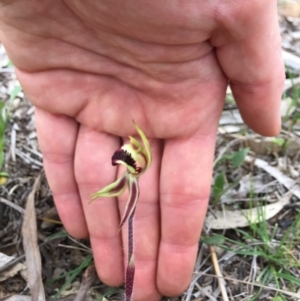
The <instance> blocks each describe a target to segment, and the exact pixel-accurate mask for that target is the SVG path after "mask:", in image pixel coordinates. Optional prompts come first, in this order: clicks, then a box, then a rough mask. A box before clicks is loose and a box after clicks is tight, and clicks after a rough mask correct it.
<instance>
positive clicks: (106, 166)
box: [75, 125, 124, 286]
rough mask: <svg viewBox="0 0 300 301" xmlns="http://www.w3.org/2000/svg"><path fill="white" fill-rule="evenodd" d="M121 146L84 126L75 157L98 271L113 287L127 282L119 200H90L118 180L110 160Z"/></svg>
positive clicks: (79, 134)
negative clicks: (96, 193)
mask: <svg viewBox="0 0 300 301" xmlns="http://www.w3.org/2000/svg"><path fill="white" fill-rule="evenodd" d="M119 147H120V140H119V139H118V138H116V137H113V136H111V135H108V134H106V133H99V132H95V131H93V130H89V129H88V128H86V127H85V126H83V125H81V127H80V130H79V133H78V138H77V145H76V154H75V174H76V180H77V183H78V187H79V191H80V196H81V200H82V206H83V209H84V213H85V218H86V222H87V225H88V230H89V234H90V241H91V245H92V248H93V253H94V260H95V264H96V268H97V272H98V275H99V277H100V279H101V280H102V281H103V282H105V283H106V284H108V285H111V286H117V285H121V284H122V283H123V280H124V276H123V254H122V244H121V236H120V234H119V229H118V226H119V212H118V206H117V200H116V198H106V197H105V198H98V199H97V200H95V201H94V202H92V203H90V201H91V194H92V193H95V192H96V191H98V190H100V189H101V188H103V187H104V186H106V185H108V184H110V183H112V182H114V181H115V180H116V175H117V168H114V167H113V166H112V165H111V157H112V155H113V153H114V151H115V150H116V149H118V148H119Z"/></svg>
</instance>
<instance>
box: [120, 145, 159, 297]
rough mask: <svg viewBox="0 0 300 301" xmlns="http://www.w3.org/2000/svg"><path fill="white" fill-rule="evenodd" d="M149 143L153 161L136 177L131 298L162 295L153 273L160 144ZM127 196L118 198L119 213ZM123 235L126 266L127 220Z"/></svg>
mask: <svg viewBox="0 0 300 301" xmlns="http://www.w3.org/2000/svg"><path fill="white" fill-rule="evenodd" d="M125 143H127V142H125ZM150 145H151V152H152V157H153V160H152V163H151V166H150V168H149V170H147V172H146V173H145V174H143V175H142V176H141V178H140V179H139V187H140V197H139V200H138V203H137V206H136V211H135V217H134V222H133V223H134V258H135V281H134V289H133V295H134V296H133V297H134V300H136V301H148V300H152V301H155V300H157V301H158V300H160V298H161V295H160V294H159V292H158V289H157V287H156V272H157V258H158V244H159V238H160V218H159V215H160V213H159V211H160V210H159V203H158V190H159V187H158V185H159V183H158V181H159V173H160V164H161V148H162V147H161V142H160V141H158V140H151V141H150ZM121 172H122V171H121ZM127 197H128V192H127V193H124V194H123V195H122V196H121V197H119V207H120V212H121V215H122V214H123V212H124V209H125V205H126V202H127ZM122 234H123V235H122V236H123V245H124V251H125V258H124V261H125V267H126V266H127V260H128V259H127V250H128V223H125V224H124V225H123V227H122Z"/></svg>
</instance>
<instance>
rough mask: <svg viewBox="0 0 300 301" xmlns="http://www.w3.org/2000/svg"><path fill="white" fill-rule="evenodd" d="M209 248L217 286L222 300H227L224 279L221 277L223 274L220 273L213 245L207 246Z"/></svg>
mask: <svg viewBox="0 0 300 301" xmlns="http://www.w3.org/2000/svg"><path fill="white" fill-rule="evenodd" d="M209 249H210V254H211V260H212V263H213V266H214V269H215V273H216V275H217V277H218V283H219V288H220V291H221V294H222V297H223V300H224V301H229V298H228V295H227V292H226V287H225V281H224V279H222V278H223V275H222V273H221V270H220V266H219V262H218V258H217V254H216V252H215V249H214V247H213V246H209Z"/></svg>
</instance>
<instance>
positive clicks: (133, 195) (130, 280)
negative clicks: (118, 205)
mask: <svg viewBox="0 0 300 301" xmlns="http://www.w3.org/2000/svg"><path fill="white" fill-rule="evenodd" d="M131 181H132V182H131V183H130V186H129V187H130V188H129V189H130V193H129V194H130V196H129V205H128V208H130V205H131V206H132V211H131V214H130V216H129V218H128V262H127V268H126V277H125V301H132V293H133V284H134V273H135V262H134V247H133V243H134V223H133V220H134V213H135V206H136V203H137V200H138V197H139V194H140V191H139V185H138V181H137V178H133V179H131Z"/></svg>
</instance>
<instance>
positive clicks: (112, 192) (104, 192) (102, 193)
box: [91, 173, 128, 202]
mask: <svg viewBox="0 0 300 301" xmlns="http://www.w3.org/2000/svg"><path fill="white" fill-rule="evenodd" d="M127 182H128V175H127V173H125V174H124V175H123V176H122V177H120V178H119V179H117V180H116V181H115V182H113V183H111V184H109V185H107V186H106V187H104V188H102V189H101V190H99V191H97V192H95V193H93V194H92V200H91V202H92V201H94V200H95V199H97V198H99V197H113V196H119V195H121V194H122V193H123V192H124V190H125V188H126V186H127Z"/></svg>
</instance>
